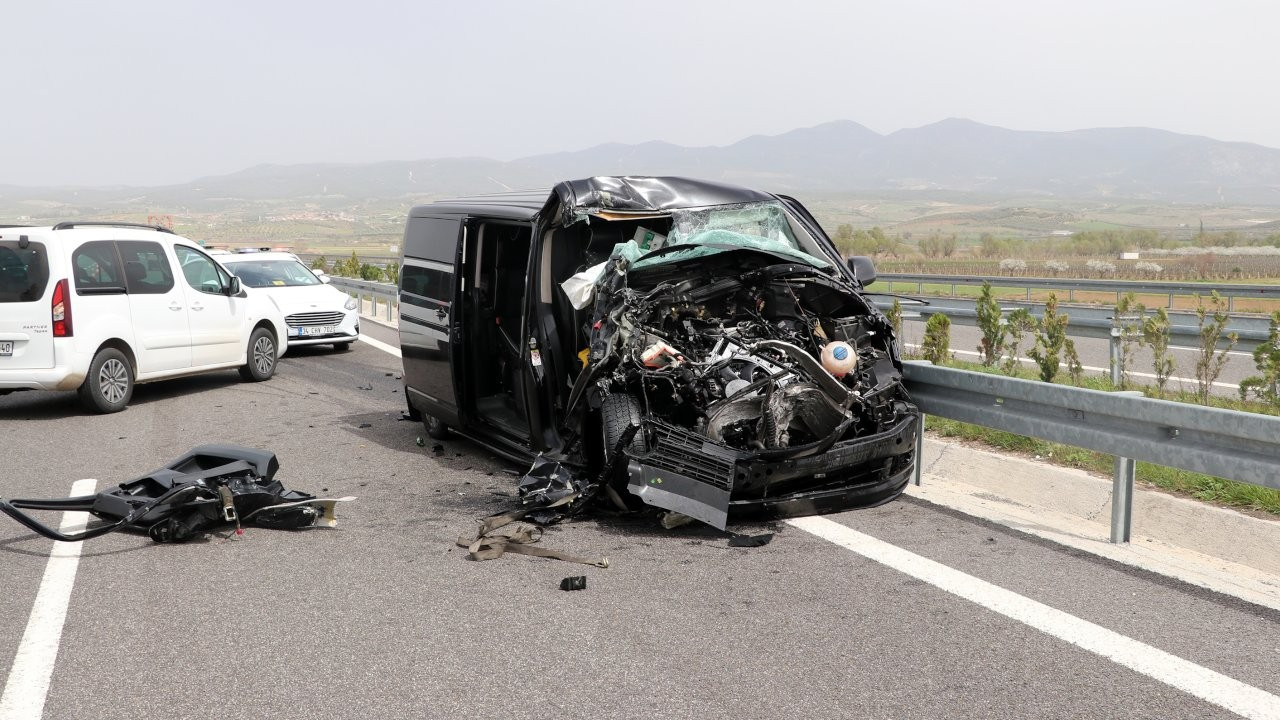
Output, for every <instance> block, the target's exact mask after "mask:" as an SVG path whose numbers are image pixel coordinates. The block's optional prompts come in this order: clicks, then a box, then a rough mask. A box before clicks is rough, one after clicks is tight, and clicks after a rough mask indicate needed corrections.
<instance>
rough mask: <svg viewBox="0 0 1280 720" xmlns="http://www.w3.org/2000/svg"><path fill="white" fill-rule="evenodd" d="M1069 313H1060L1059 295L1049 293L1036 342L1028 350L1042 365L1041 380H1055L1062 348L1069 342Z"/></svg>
mask: <svg viewBox="0 0 1280 720" xmlns="http://www.w3.org/2000/svg"><path fill="white" fill-rule="evenodd" d="M1069 319H1070V317H1069V316H1067V315H1059V314H1058V296H1057V295H1056V294H1054V293H1049V299H1048V300H1047V301H1045V304H1044V317H1042V318H1041V319H1040V322H1039V323H1037V327H1036V343H1035V345H1034V346H1032V348H1031V349H1030V350H1028V351H1027V357H1029V358H1031V359H1032V360H1034V361H1035V363H1036V365H1039V366H1040V380H1041V381H1042V382H1053V379H1054V378H1055V377H1057V375H1058V368H1059V367H1060V366H1061V365H1062V350H1063V348H1064V347H1065V346H1066V344H1067V342H1068V341H1067V322H1068V320H1069Z"/></svg>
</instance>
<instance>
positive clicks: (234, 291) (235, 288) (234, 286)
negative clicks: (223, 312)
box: [227, 275, 240, 297]
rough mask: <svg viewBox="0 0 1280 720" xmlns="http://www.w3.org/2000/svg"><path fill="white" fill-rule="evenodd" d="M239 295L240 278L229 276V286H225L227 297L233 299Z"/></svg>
mask: <svg viewBox="0 0 1280 720" xmlns="http://www.w3.org/2000/svg"><path fill="white" fill-rule="evenodd" d="M239 294H240V278H238V277H236V276H235V275H232V276H231V284H230V285H228V286H227V296H228V297H235V296H237V295H239Z"/></svg>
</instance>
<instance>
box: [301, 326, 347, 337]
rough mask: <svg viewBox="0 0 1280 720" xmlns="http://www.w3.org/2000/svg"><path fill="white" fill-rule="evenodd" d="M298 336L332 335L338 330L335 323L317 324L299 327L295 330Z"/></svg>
mask: <svg viewBox="0 0 1280 720" xmlns="http://www.w3.org/2000/svg"><path fill="white" fill-rule="evenodd" d="M295 332H296V333H297V335H298V337H312V336H315V335H332V334H334V333H336V332H338V326H337V325H319V326H316V327H300V328H298V329H297V330H296V331H295Z"/></svg>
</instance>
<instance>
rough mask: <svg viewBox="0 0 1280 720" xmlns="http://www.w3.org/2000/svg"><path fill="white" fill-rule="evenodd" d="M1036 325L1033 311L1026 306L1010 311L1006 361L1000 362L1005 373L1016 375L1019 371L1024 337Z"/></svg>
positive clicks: (1007, 326) (1006, 327)
mask: <svg viewBox="0 0 1280 720" xmlns="http://www.w3.org/2000/svg"><path fill="white" fill-rule="evenodd" d="M1035 327H1036V319H1035V317H1034V316H1032V314H1031V311H1029V310H1027V309H1026V308H1018V309H1017V310H1014V311H1013V312H1011V313H1009V318H1008V320H1007V321H1006V323H1005V331H1006V332H1007V333H1008V335H1007V336H1006V337H1005V345H1004V347H1005V350H1006V351H1007V354H1006V355H1005V359H1004V362H1002V363H1001V364H1000V369H1001V370H1003V371H1004V374H1005V375H1015V374H1017V371H1018V353H1019V352H1020V348H1021V345H1022V338H1023V336H1024V335H1025V334H1026V333H1027V332H1030V331H1031V330H1034V329H1035Z"/></svg>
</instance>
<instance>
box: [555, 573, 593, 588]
mask: <svg viewBox="0 0 1280 720" xmlns="http://www.w3.org/2000/svg"><path fill="white" fill-rule="evenodd" d="M560 589H561V590H586V589H587V576H586V575H574V576H573V577H567V578H565V579H563V580H561V581H560Z"/></svg>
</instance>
